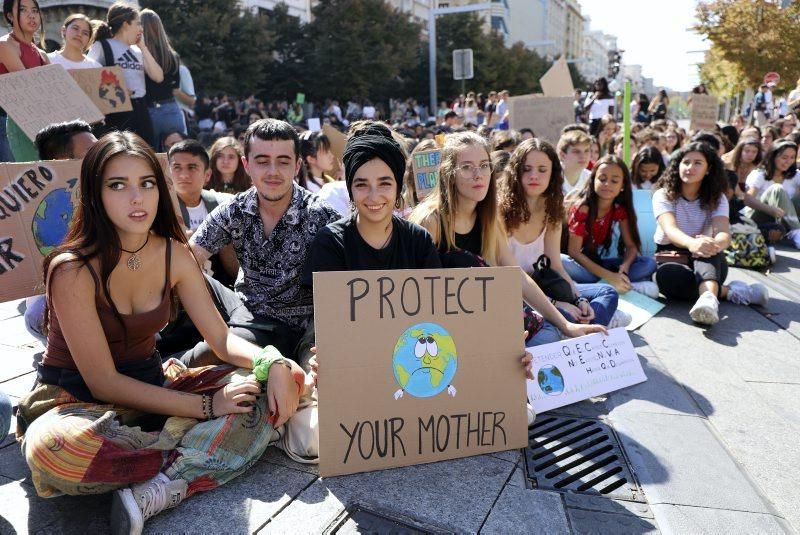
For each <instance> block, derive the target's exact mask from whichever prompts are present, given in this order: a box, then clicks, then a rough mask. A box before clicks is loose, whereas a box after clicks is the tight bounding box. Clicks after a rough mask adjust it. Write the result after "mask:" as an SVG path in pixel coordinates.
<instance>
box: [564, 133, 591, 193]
mask: <svg viewBox="0 0 800 535" xmlns="http://www.w3.org/2000/svg"><path fill="white" fill-rule="evenodd" d="M591 145H592V138H591V137H589V134H587V133H585V132H583V131H582V130H570V131H568V132H566V133H565V134H563V135H562V136H561V137H560V138H559V140H558V146H557V148H558V157H559V158H560V159H561V168H562V169H563V171H564V184H563V187H562V190H563V192H564V195H565V196H570V192H573V191H574V192H575V193H577V192H579V191H580V190H581V188H583V185H584V184H585V183H586V180H588V178H589V175H590V174H591V172H590V171H589V170H588V169H586V167H587V166H588V165H589V159H590V157H591ZM575 193H573V194H572V195H571V196H570V197H574V196H575Z"/></svg>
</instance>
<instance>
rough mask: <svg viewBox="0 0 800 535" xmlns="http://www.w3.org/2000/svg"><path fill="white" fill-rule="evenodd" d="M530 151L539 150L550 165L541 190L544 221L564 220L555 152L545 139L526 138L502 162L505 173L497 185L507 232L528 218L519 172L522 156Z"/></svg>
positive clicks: (559, 176)
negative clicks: (548, 174) (546, 181)
mask: <svg viewBox="0 0 800 535" xmlns="http://www.w3.org/2000/svg"><path fill="white" fill-rule="evenodd" d="M532 151H539V152H541V153H543V154H544V155H545V156H547V158H548V159H549V160H550V163H551V164H552V168H551V171H550V181H549V182H548V184H547V188H546V189H545V190H544V192H543V193H542V197H544V199H545V205H544V212H545V223H546V224H547V225H549V226H556V225H560V224H561V222H562V220H563V219H564V190H563V184H564V173H563V171H562V169H561V161H560V160H559V158H558V154H556V150H555V149H554V148H553V146H552V145H551V144H550V143H548V142H547V141H544V140H542V139H539V138H533V139H526V140H525V141H523V142H522V143H520V144H519V146H518V147H517V148H516V149H515V150H514V152H513V153H511V158H509V160H508V164H507V165H506V172H505V176H504V178H503V180H501V181H500V184H499V198H498V204H499V208H500V213H501V214H502V216H503V219H504V220H505V224H506V230H507V231H508V232H513V231H514V230H516V229H517V228H519V227H520V226H521V225H524V224H525V223H527V222H528V221H529V220H530V218H531V212H530V208H528V201H527V199H526V195H525V186H524V185H523V184H522V175H523V173H524V168H525V159H526V158H527V157H528V154H529V153H530V152H532Z"/></svg>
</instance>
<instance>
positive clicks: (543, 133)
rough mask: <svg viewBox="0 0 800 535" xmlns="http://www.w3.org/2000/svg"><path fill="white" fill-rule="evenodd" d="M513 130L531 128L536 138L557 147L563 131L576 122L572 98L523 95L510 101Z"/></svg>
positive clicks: (509, 109) (509, 107) (509, 108)
mask: <svg viewBox="0 0 800 535" xmlns="http://www.w3.org/2000/svg"><path fill="white" fill-rule="evenodd" d="M508 111H509V118H510V121H511V128H513V129H514V130H520V129H522V128H526V127H527V128H531V129H533V132H534V133H535V134H536V137H538V138H540V139H544V140H547V141H549V142H550V143H552V144H553V145H555V144H556V143H558V138H559V137H561V129H562V128H563V127H564V126H565V125H567V124H569V123H572V122H574V121H575V111H574V108H573V107H572V97H543V96H540V95H522V96H519V97H511V98H510V99H508Z"/></svg>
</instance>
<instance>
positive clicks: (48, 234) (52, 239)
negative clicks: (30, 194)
mask: <svg viewBox="0 0 800 535" xmlns="http://www.w3.org/2000/svg"><path fill="white" fill-rule="evenodd" d="M77 182H78V181H77V180H76V179H73V180H70V181H69V182H68V184H69V188H58V189H54V190H53V191H51V192H50V193H48V194H47V195H45V197H44V198H43V199H42V200H41V201H40V202H39V206H37V207H36V212H34V214H33V222H32V223H31V230H32V231H33V241H34V242H36V247H37V248H38V249H39V252H40V253H41V254H42V256H45V255H47V254H48V253H49V252H50V251H52V250H53V249H54V248H55V247H58V246H59V245H61V242H62V241H64V237H66V235H67V230H68V229H69V223H70V221H72V215H73V213H74V212H75V207H74V205H73V203H72V190H73V188H74V187H75V184H77Z"/></svg>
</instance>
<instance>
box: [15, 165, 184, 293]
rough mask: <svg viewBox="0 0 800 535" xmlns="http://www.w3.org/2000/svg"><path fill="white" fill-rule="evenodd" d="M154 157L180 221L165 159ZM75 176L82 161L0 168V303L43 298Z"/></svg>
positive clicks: (70, 210) (68, 216)
mask: <svg viewBox="0 0 800 535" xmlns="http://www.w3.org/2000/svg"><path fill="white" fill-rule="evenodd" d="M158 156H159V162H160V163H161V166H162V168H163V169H164V171H165V175H166V177H167V185H168V186H169V188H170V194H171V197H172V202H173V207H174V208H175V211H176V213H177V214H178V218H179V219H180V220H181V221H182V218H181V217H180V210H179V209H178V204H177V196H176V194H175V190H174V188H173V186H172V179H171V178H170V177H169V166H168V165H167V164H166V161H167V160H166V155H163V154H159V155H158ZM80 174H81V160H58V161H44V162H29V163H4V164H0V302H4V301H10V300H11V299H18V298H20V297H28V296H31V295H35V294H38V293H43V291H44V288H42V287H41V282H42V260H44V257H45V256H46V255H47V254H48V253H50V251H52V250H53V249H54V248H55V247H57V246H59V245H60V244H61V242H62V241H63V240H64V237H65V236H66V235H67V230H68V229H69V224H70V222H71V221H72V218H73V216H74V215H75V211H76V207H77V205H78V202H79V197H80V194H79V181H80V180H79V179H80Z"/></svg>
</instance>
